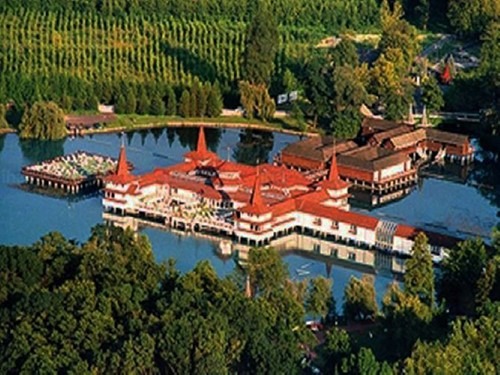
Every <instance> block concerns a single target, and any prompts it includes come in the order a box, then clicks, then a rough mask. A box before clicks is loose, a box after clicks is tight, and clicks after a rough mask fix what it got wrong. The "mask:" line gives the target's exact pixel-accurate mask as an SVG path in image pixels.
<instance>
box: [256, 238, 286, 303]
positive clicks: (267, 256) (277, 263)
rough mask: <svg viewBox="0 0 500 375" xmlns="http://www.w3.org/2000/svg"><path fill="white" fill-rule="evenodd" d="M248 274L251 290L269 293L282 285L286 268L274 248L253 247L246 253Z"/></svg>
mask: <svg viewBox="0 0 500 375" xmlns="http://www.w3.org/2000/svg"><path fill="white" fill-rule="evenodd" d="M248 276H249V277H250V283H251V285H252V289H253V291H255V292H256V293H262V294H264V295H270V294H271V292H273V291H277V290H279V289H281V288H283V287H284V285H285V280H286V278H287V277H288V269H287V268H286V266H285V264H284V263H283V260H282V259H281V257H280V256H279V254H278V252H277V251H276V250H274V249H272V248H270V247H260V248H253V249H251V250H250V252H249V254H248ZM254 294H255V293H254Z"/></svg>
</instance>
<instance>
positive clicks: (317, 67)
mask: <svg viewBox="0 0 500 375" xmlns="http://www.w3.org/2000/svg"><path fill="white" fill-rule="evenodd" d="M302 72H303V76H302V84H303V86H304V94H305V97H306V99H307V101H308V105H307V112H308V115H309V116H310V117H312V118H313V127H314V128H316V126H317V125H318V123H319V124H324V123H325V122H328V118H329V111H330V109H331V108H330V105H329V98H330V97H331V96H332V93H331V88H332V85H330V84H329V80H330V78H331V77H332V75H331V71H330V70H329V69H328V68H327V61H326V59H325V57H324V56H323V55H321V54H319V53H314V54H313V56H312V58H311V59H310V60H309V61H308V62H307V63H306V64H305V66H304V69H303V70H302Z"/></svg>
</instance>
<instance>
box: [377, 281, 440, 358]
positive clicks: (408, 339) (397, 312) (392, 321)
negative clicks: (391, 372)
mask: <svg viewBox="0 0 500 375" xmlns="http://www.w3.org/2000/svg"><path fill="white" fill-rule="evenodd" d="M382 305H383V307H382V311H383V319H382V326H383V327H384V331H385V332H386V334H385V335H384V338H385V340H386V344H387V345H391V347H392V348H393V350H392V351H391V353H390V357H392V358H393V359H398V358H404V357H405V356H407V355H408V354H409V353H410V351H411V348H412V347H413V345H414V344H415V342H416V341H417V340H418V339H419V338H426V335H427V334H428V332H429V330H428V327H429V324H430V323H431V320H432V310H431V308H430V307H429V306H427V305H426V304H424V303H422V302H421V301H420V299H419V298H418V296H416V295H411V294H409V293H404V292H403V291H401V289H400V288H399V286H398V284H396V283H394V284H392V285H391V286H390V287H389V290H388V291H387V293H386V295H385V296H384V299H383V302H382Z"/></svg>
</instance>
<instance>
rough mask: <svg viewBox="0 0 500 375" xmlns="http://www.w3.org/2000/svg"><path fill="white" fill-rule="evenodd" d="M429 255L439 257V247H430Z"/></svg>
mask: <svg viewBox="0 0 500 375" xmlns="http://www.w3.org/2000/svg"><path fill="white" fill-rule="evenodd" d="M431 254H433V255H441V247H440V246H435V245H433V246H431Z"/></svg>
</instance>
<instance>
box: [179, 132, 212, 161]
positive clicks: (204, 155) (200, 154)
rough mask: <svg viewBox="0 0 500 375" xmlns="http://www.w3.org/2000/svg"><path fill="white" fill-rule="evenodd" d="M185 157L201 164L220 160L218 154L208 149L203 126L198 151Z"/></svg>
mask: <svg viewBox="0 0 500 375" xmlns="http://www.w3.org/2000/svg"><path fill="white" fill-rule="evenodd" d="M184 157H185V158H186V159H190V160H193V161H199V162H206V161H214V160H218V159H219V157H218V156H217V154H215V153H213V152H210V151H208V149H207V142H206V141H205V131H204V130H203V126H200V132H199V133H198V143H197V145H196V150H195V151H190V152H188V153H186V154H185V155H184Z"/></svg>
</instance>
